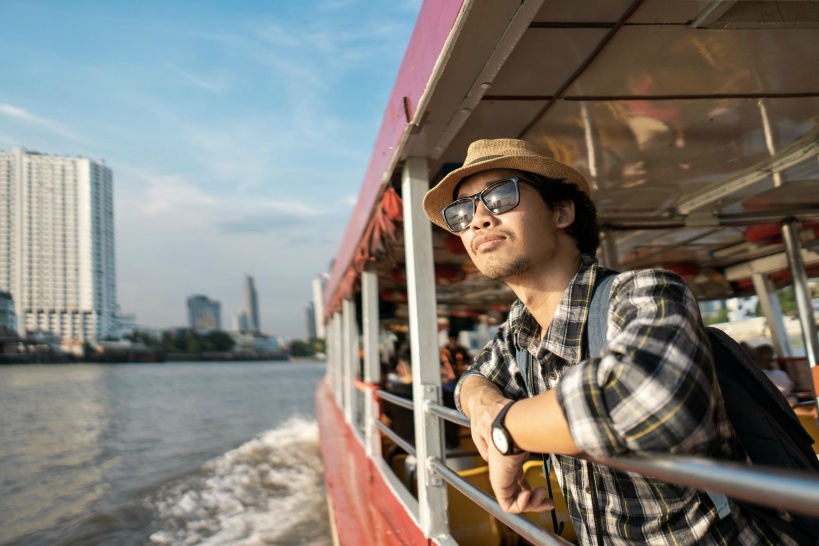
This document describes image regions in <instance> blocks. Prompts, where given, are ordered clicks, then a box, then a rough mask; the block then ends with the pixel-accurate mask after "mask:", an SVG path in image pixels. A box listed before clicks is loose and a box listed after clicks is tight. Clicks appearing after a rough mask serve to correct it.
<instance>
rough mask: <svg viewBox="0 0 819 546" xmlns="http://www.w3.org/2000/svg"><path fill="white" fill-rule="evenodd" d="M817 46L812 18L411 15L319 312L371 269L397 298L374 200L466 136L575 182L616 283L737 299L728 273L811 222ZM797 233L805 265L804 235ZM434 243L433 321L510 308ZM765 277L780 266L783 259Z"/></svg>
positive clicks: (692, 11) (444, 244) (720, 12)
mask: <svg viewBox="0 0 819 546" xmlns="http://www.w3.org/2000/svg"><path fill="white" fill-rule="evenodd" d="M816 44H819V4H817V3H814V2H802V1H783V2H776V1H759V2H757V1H750V0H746V1H730V0H714V1H709V0H686V1H675V2H668V1H667V0H545V1H542V0H541V1H535V0H527V1H525V2H520V1H519V0H465V1H464V2H462V3H460V4H459V3H458V2H453V1H452V0H426V1H425V2H424V5H423V6H422V8H421V12H420V14H419V18H418V22H417V25H416V28H415V31H414V33H413V36H412V39H411V41H410V44H409V46H408V48H407V52H406V55H405V58H404V61H403V63H402V66H401V69H400V72H399V75H398V78H397V80H396V84H395V88H394V90H393V93H392V96H391V98H390V101H389V103H388V105H387V109H386V112H385V115H384V120H383V122H382V127H381V131H380V133H379V137H378V140H377V143H376V146H375V149H374V151H373V155H372V159H371V161H370V166H369V168H368V171H367V174H366V176H365V179H364V183H363V185H362V188H361V192H360V194H359V199H358V204H357V206H356V210H355V212H354V214H353V216H352V218H351V220H350V223H349V225H348V227H347V231H346V234H345V239H344V241H343V243H342V246H341V248H340V250H339V253H338V255H337V256H336V262H335V266H334V269H333V272H332V275H331V279H330V282H329V284H328V290H327V293H326V294H327V302H326V303H327V306H326V309H327V311H328V313H331V312H334V311H335V310H337V308H338V306H339V305H340V302H341V299H342V298H344V297H346V296H348V295H349V293H350V291H351V290H354V289H355V284H356V278H357V275H358V272H359V271H360V268H361V266H362V265H363V264H364V263H366V261H367V260H368V259H373V258H375V257H382V259H380V260H378V261H377V267H378V268H379V270H380V271H381V273H382V276H381V277H382V283H381V287H382V288H383V289H384V290H383V292H382V295H388V294H390V293H392V294H393V296H392V297H395V298H397V299H400V298H401V295H400V294H401V291H402V286H403V285H402V278H401V275H400V272H401V271H402V270H403V261H404V253H403V249H402V246H401V230H400V229H398V230H391V229H386V230H385V229H380V230H374V228H373V227H372V226H373V225H374V224H375V223H378V222H380V223H381V224H384V216H385V214H384V213H383V212H381V213H379V211H384V210H386V209H390V208H391V210H394V209H395V198H394V195H392V194H390V193H388V194H387V195H388V199H389V200H391V201H390V202H389V203H385V204H382V196H383V195H384V194H385V190H386V189H387V188H389V187H391V186H392V187H395V188H396V189H399V190H400V184H398V183H397V179H398V177H399V175H400V172H401V167H402V164H403V161H404V160H406V158H407V157H423V158H426V159H427V160H428V164H429V178H430V183H431V184H434V183H436V182H437V181H438V180H440V178H441V177H442V176H443V175H444V174H446V172H448V171H449V170H451V169H452V168H454V167H457V166H459V165H460V164H461V162H462V161H463V158H464V156H465V154H466V148H467V147H468V145H469V143H471V142H472V141H474V140H476V139H479V138H500V137H513V138H523V139H525V140H529V141H531V142H533V143H536V144H538V145H540V146H541V147H543V148H544V149H547V150H549V151H550V152H551V153H552V155H553V156H554V157H555V158H556V159H559V160H560V161H563V162H565V163H568V164H570V165H572V166H574V167H575V168H576V169H578V170H579V171H580V172H581V173H583V174H584V175H585V176H586V177H587V179H588V180H589V181H590V182H591V184H592V188H593V192H592V197H593V198H594V200H595V203H596V204H597V207H598V213H599V216H600V219H601V221H602V224H603V225H604V227H605V228H606V232H607V235H608V241H609V242H610V243H612V244H613V245H616V254H617V260H616V261H617V262H618V263H619V267H620V268H621V269H630V268H637V267H648V266H661V267H667V268H669V269H674V270H677V271H678V272H680V273H681V274H683V275H684V276H686V277H687V278H688V279H689V281H690V282H691V284H692V286H693V287H694V289H695V292H696V293H697V295H698V297H700V298H702V299H709V298H723V297H730V296H732V295H740V294H743V293H747V292H748V291H749V290H750V283H749V282H746V281H743V276H744V277H747V276H748V275H749V271H750V270H748V269H747V268H745V269H743V267H742V266H741V265H740V264H745V263H747V262H749V261H751V260H755V259H759V258H763V257H767V256H777V255H781V254H782V252H783V248H782V244H781V240H780V239H779V238H777V236H776V230H777V228H776V225H777V224H779V223H780V222H781V221H782V220H784V219H785V218H787V217H790V216H792V217H796V218H798V219H799V220H801V221H803V222H805V223H808V224H809V223H810V222H819V162H818V161H817V153H819V71H818V70H816V68H817V67H819V47H817V45H816ZM387 216H388V217H390V218H391V220H390V222H389V225H391V226H393V227H395V225H396V224H397V223H400V215H397V216H396V215H394V214H393V215H391V216H390V215H387ZM748 226H756V227H754V228H752V229H751V230H750V231H749V230H748ZM759 226H768V227H759ZM374 231H379V233H383V232H384V231H386V232H387V233H388V236H386V237H380V236H379V237H373V233H374ZM803 234H804V235H805V236H806V237H807V239H808V240H806V241H805V248H807V249H811V248H814V249H816V246H817V245H816V240H817V237H816V235H819V228H817V229H814V224H809V225H808V229H806V230H803ZM365 235H366V236H365ZM434 238H435V248H436V251H435V259H436V267H437V269H438V272H439V280H440V284H439V288H438V300H439V303H440V304H441V305H442V306H444V307H447V308H448V310H449V311H450V312H458V309H459V308H462V309H464V310H466V309H467V308H470V309H476V308H478V307H483V308H485V309H489V308H493V307H499V308H500V307H503V305H506V304H508V301H509V300H510V294H509V292H508V291H507V290H506V289H505V287H503V286H502V285H499V284H497V283H493V282H492V281H488V280H487V279H485V278H484V277H482V276H481V275H479V274H477V272H476V271H475V270H474V268H473V267H472V266H471V263H470V262H469V259H468V257H467V256H466V255H465V253H464V252H463V249H462V247H459V245H460V243H459V242H458V241H457V238H455V239H453V237H452V236H451V235H449V234H447V233H445V232H444V231H442V230H439V229H438V228H437V227H436V228H435V230H434ZM609 248H612V246H609ZM384 256H386V259H383V257H384ZM766 263H768V262H766ZM769 263H770V265H769V266H768V267H769V269H770V270H771V271H773V270H776V269H782V268H783V267H785V262H784V257H781V258H771V259H770V260H769ZM806 263H807V264H808V267H809V269H811V268H812V267H817V266H816V265H815V264H819V256H817V255H816V254H814V253H813V252H808V253H807V254H806ZM390 279H392V280H390Z"/></svg>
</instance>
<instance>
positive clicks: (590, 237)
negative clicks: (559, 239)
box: [521, 171, 600, 254]
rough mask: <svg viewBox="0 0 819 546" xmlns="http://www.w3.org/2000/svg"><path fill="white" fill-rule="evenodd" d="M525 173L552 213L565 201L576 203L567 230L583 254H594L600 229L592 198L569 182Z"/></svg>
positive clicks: (598, 242) (598, 244) (598, 243)
mask: <svg viewBox="0 0 819 546" xmlns="http://www.w3.org/2000/svg"><path fill="white" fill-rule="evenodd" d="M521 172H523V173H524V174H525V175H526V177H527V178H531V180H532V182H536V189H537V191H538V193H539V194H540V197H541V198H542V199H543V201H544V202H545V203H546V206H547V207H549V210H551V211H552V212H554V211H556V210H557V207H558V204H559V203H562V202H565V201H572V202H573V203H574V222H572V225H570V226H569V227H567V228H566V233H567V234H568V235H570V236H571V237H572V238H573V239H574V240H575V244H577V248H578V249H579V250H580V252H581V253H583V254H594V253H596V252H597V247H598V246H600V227H599V226H598V224H597V207H595V206H594V202H592V200H591V198H590V197H589V196H588V194H586V193H585V192H583V191H582V190H581V189H580V188H579V187H578V186H577V185H575V184H572V183H571V182H569V181H567V180H561V179H558V178H548V177H546V176H542V175H539V174H536V173H531V172H528V171H521Z"/></svg>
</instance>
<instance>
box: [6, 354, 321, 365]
mask: <svg viewBox="0 0 819 546" xmlns="http://www.w3.org/2000/svg"><path fill="white" fill-rule="evenodd" d="M271 360H273V361H282V362H286V361H289V360H290V355H288V354H287V353H284V352H278V353H229V352H202V353H165V352H161V351H158V352H153V353H127V352H122V353H116V354H110V353H105V354H91V355H88V356H84V357H83V356H75V355H70V354H61V353H10V354H0V365H3V364H81V363H82V364H140V363H144V364H151V363H162V362H254V361H271ZM302 360H303V361H309V359H294V360H293V361H294V362H296V361H302Z"/></svg>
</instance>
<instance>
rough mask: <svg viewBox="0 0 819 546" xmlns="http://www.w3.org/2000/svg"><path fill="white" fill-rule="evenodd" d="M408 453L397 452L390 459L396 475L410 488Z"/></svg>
mask: <svg viewBox="0 0 819 546" xmlns="http://www.w3.org/2000/svg"><path fill="white" fill-rule="evenodd" d="M406 461H407V454H406V453H396V454H395V455H393V456H392V457H391V458H390V460H389V463H390V468H392V471H393V473H394V474H395V476H396V477H397V478H398V479H399V480H401V483H403V484H404V485H406V486H407V487H408V488H409V484H408V483H407V465H406Z"/></svg>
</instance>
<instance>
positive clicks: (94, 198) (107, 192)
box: [0, 148, 117, 341]
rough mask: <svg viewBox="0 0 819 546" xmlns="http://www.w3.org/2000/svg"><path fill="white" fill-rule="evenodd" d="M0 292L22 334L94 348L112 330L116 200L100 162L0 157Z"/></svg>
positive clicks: (16, 153)
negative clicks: (37, 334) (50, 336)
mask: <svg viewBox="0 0 819 546" xmlns="http://www.w3.org/2000/svg"><path fill="white" fill-rule="evenodd" d="M0 289H2V290H5V291H8V292H10V293H11V294H12V296H13V297H14V302H15V308H16V312H17V313H16V314H17V323H18V332H19V333H20V335H21V336H24V335H25V334H26V331H46V332H51V333H52V334H54V335H55V336H57V337H61V338H65V339H82V340H88V341H97V340H101V339H102V338H104V337H106V336H107V335H110V333H111V332H112V330H113V329H114V328H115V314H116V312H117V282H116V270H115V266H114V195H113V175H112V173H111V169H110V168H108V167H106V166H105V164H104V163H103V162H102V161H95V160H91V159H88V158H84V157H58V156H50V155H44V154H40V153H37V152H29V151H26V150H25V149H23V148H15V149H14V150H12V152H11V153H8V152H3V151H0Z"/></svg>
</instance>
